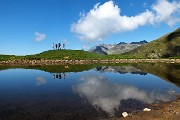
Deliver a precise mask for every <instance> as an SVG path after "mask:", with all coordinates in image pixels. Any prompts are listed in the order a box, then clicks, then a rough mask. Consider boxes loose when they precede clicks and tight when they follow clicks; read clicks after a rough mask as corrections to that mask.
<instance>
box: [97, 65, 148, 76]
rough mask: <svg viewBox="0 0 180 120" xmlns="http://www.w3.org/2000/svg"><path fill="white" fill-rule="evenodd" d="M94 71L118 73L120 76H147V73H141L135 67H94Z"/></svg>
mask: <svg viewBox="0 0 180 120" xmlns="http://www.w3.org/2000/svg"><path fill="white" fill-rule="evenodd" d="M96 70H97V71H99V72H118V73H120V74H125V73H132V74H139V75H147V73H145V72H143V71H141V70H140V69H138V68H136V67H135V66H102V67H96Z"/></svg>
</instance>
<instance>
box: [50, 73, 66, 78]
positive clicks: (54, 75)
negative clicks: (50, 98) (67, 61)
mask: <svg viewBox="0 0 180 120" xmlns="http://www.w3.org/2000/svg"><path fill="white" fill-rule="evenodd" d="M63 78H64V79H66V74H65V73H63ZM53 79H62V75H61V73H53Z"/></svg>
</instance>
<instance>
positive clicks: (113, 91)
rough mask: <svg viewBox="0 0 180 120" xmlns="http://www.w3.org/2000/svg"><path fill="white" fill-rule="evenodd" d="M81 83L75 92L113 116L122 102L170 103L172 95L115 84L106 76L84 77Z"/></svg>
mask: <svg viewBox="0 0 180 120" xmlns="http://www.w3.org/2000/svg"><path fill="white" fill-rule="evenodd" d="M80 80H81V82H80V83H79V84H77V85H75V86H73V91H74V92H75V93H77V94H79V95H80V96H81V97H83V98H86V99H87V100H88V102H89V103H90V104H92V105H93V106H96V107H98V108H101V109H102V110H103V111H105V112H107V113H109V114H111V115H113V114H114V113H115V110H117V109H118V107H119V106H120V104H121V100H127V99H136V100H140V101H142V102H145V103H153V102H157V101H170V100H171V99H172V96H173V95H172V94H170V93H168V92H167V93H166V94H163V93H160V92H157V91H156V92H154V91H152V92H148V91H145V90H141V89H139V88H136V87H134V86H130V85H124V84H117V83H113V82H111V81H109V80H107V78H105V77H104V76H98V75H91V76H82V77H81V78H80Z"/></svg>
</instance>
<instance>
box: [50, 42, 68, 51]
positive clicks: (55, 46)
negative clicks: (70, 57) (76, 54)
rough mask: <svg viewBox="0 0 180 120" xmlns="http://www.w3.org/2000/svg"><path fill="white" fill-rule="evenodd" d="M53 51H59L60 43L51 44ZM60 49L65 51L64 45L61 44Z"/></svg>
mask: <svg viewBox="0 0 180 120" xmlns="http://www.w3.org/2000/svg"><path fill="white" fill-rule="evenodd" d="M52 47H53V50H61V43H57V44H54V43H53V44H52ZM62 49H65V44H64V43H63V45H62Z"/></svg>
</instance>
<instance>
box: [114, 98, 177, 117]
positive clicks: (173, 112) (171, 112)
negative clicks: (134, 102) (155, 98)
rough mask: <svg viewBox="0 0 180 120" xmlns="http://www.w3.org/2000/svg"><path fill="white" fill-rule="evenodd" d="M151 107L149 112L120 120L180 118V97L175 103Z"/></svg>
mask: <svg viewBox="0 0 180 120" xmlns="http://www.w3.org/2000/svg"><path fill="white" fill-rule="evenodd" d="M150 107H152V110H151V111H149V112H145V111H140V112H136V113H132V114H131V116H128V117H125V118H123V117H122V118H120V119H118V120H146V119H148V120H179V118H180V96H178V97H177V99H176V100H175V101H170V102H165V103H159V104H152V105H150ZM111 120H113V119H111ZM116 120H117V119H116Z"/></svg>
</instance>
